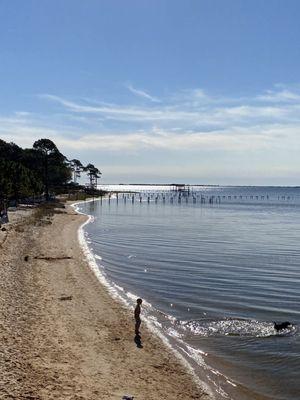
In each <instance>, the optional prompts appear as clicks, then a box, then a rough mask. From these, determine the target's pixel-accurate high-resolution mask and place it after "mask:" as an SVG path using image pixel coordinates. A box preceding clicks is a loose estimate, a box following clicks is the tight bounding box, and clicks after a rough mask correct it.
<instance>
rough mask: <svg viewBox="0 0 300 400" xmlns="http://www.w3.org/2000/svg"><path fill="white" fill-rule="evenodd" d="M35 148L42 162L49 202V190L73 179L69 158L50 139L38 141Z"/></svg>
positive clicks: (34, 145)
mask: <svg viewBox="0 0 300 400" xmlns="http://www.w3.org/2000/svg"><path fill="white" fill-rule="evenodd" d="M33 148H34V149H35V150H36V152H37V157H38V159H40V161H41V165H42V169H43V183H44V189H45V196H46V200H49V188H50V187H51V186H56V185H61V184H63V183H66V182H68V181H69V180H70V179H71V169H70V167H69V165H68V163H67V158H66V157H65V156H64V155H63V154H61V153H60V152H59V150H58V149H57V147H56V145H55V144H54V143H53V142H52V141H51V140H50V139H40V140H37V141H36V142H35V143H34V144H33Z"/></svg>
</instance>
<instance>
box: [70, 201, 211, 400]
mask: <svg viewBox="0 0 300 400" xmlns="http://www.w3.org/2000/svg"><path fill="white" fill-rule="evenodd" d="M99 200H100V199H98V200H93V199H92V200H85V201H79V202H76V203H73V204H71V206H72V207H73V208H74V210H75V211H76V212H77V213H78V214H81V215H86V216H87V217H88V219H87V220H86V221H85V222H84V223H83V224H81V225H80V226H79V228H78V241H79V244H80V246H81V248H82V251H83V254H84V256H85V258H86V260H87V262H88V264H89V266H90V268H91V270H92V271H93V272H94V274H95V275H96V277H97V279H98V280H99V282H100V283H101V284H102V285H103V286H104V287H106V288H107V289H108V292H109V294H110V295H111V296H112V298H113V299H115V300H117V301H121V302H122V303H123V304H124V305H125V306H127V307H130V304H129V303H128V302H127V301H126V300H125V299H124V298H123V297H122V296H120V295H119V293H118V291H117V289H116V287H118V286H117V285H114V286H115V287H114V286H112V285H111V284H110V283H109V282H108V280H107V279H106V278H105V276H104V275H103V273H102V272H101V271H100V269H99V267H98V264H97V262H96V259H95V257H94V255H93V253H92V252H91V251H90V249H89V246H88V244H87V241H86V239H85V232H84V227H85V226H86V225H87V224H89V223H90V222H93V220H94V218H93V216H92V215H89V214H85V213H83V212H81V211H79V210H78V205H79V204H85V203H87V202H92V201H99ZM132 296H134V295H133V294H132ZM134 298H136V296H134ZM148 304H149V303H148ZM149 305H150V304H149ZM145 322H146V325H147V327H148V328H149V329H150V330H151V331H152V332H153V333H154V334H155V335H156V336H158V337H159V338H160V339H161V340H162V342H163V343H164V344H165V345H166V346H167V347H168V349H169V350H171V351H172V353H173V354H174V355H175V356H176V358H177V359H178V360H179V361H180V362H181V364H182V365H183V366H184V367H185V368H186V370H187V371H188V372H189V374H190V375H191V376H192V378H193V380H194V382H195V383H196V384H197V385H198V387H200V388H201V389H202V390H204V391H206V392H207V393H208V395H209V396H210V397H211V398H212V399H215V396H214V394H213V392H212V391H211V388H210V387H209V386H208V385H207V384H206V383H205V382H203V381H202V380H200V378H199V377H198V376H197V375H196V373H195V371H194V369H193V367H192V366H191V365H190V364H189V362H188V361H187V360H186V359H185V358H184V357H183V356H182V355H181V354H180V352H179V351H177V350H176V349H174V347H173V346H172V345H171V343H170V342H169V340H168V338H167V337H166V336H165V335H163V334H162V333H161V332H160V331H159V329H157V328H156V327H155V325H154V324H153V322H151V321H150V320H148V319H145Z"/></svg>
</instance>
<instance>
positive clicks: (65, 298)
mask: <svg viewBox="0 0 300 400" xmlns="http://www.w3.org/2000/svg"><path fill="white" fill-rule="evenodd" d="M72 299H73V296H60V298H59V300H61V301H66V300H72Z"/></svg>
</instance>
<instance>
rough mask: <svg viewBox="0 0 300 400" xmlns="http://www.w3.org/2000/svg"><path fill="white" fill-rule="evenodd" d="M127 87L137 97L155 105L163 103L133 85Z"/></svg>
mask: <svg viewBox="0 0 300 400" xmlns="http://www.w3.org/2000/svg"><path fill="white" fill-rule="evenodd" d="M126 87H127V89H128V90H129V91H130V92H131V93H133V94H135V95H136V96H139V97H142V98H144V99H147V100H150V101H152V102H154V103H160V102H161V101H160V100H159V99H158V98H157V97H154V96H151V95H150V94H149V93H147V92H145V91H144V90H141V89H137V88H134V87H133V86H132V85H131V84H127V85H126Z"/></svg>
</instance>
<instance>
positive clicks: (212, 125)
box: [0, 0, 300, 185]
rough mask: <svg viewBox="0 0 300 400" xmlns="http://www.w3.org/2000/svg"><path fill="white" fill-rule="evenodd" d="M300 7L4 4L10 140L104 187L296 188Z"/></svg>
mask: <svg viewBox="0 0 300 400" xmlns="http://www.w3.org/2000/svg"><path fill="white" fill-rule="evenodd" d="M299 18H300V2H299V1H296V0H295V1H293V0H268V1H264V0H259V1H258V0H227V1H224V0H218V1H217V0H206V1H204V0H186V1H177V0H168V1H166V0H148V1H145V0H136V1H133V0H126V1H123V0H119V1H116V0H88V1H81V0H64V1H61V0H44V1H40V0H26V1H24V0H2V1H1V5H0V82H1V86H0V88H1V90H0V137H1V138H2V139H4V140H6V141H14V142H16V143H17V144H19V145H21V146H31V145H32V143H33V142H34V141H35V140H36V139H38V138H41V137H48V138H50V139H52V140H53V141H54V142H55V143H56V144H57V145H58V147H59V148H60V150H61V151H62V152H63V153H64V154H65V155H67V156H68V157H70V158H74V157H76V158H79V159H81V160H82V161H83V162H84V163H87V162H90V161H91V162H94V163H95V164H96V165H97V166H98V167H99V169H100V170H101V171H102V173H103V182H107V183H119V182H132V183H133V182H145V183H146V182H175V181H177V182H183V181H185V182H190V183H205V184H206V183H212V184H269V185H299V176H300V161H299V160H300V157H299V151H300V76H299V73H300V24H299Z"/></svg>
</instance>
